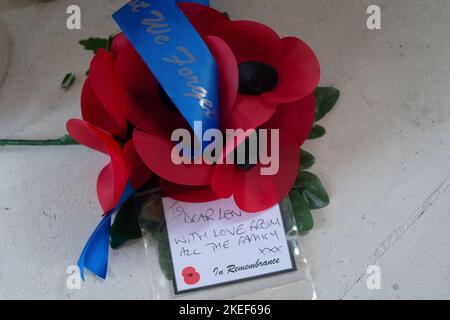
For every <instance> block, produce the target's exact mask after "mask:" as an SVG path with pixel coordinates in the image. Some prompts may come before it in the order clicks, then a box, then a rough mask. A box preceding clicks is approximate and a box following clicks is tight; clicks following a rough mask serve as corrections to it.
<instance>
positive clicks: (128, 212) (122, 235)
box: [110, 197, 142, 249]
mask: <svg viewBox="0 0 450 320" xmlns="http://www.w3.org/2000/svg"><path fill="white" fill-rule="evenodd" d="M141 237H142V232H141V228H140V226H139V220H138V215H137V213H136V207H135V202H134V198H133V197H132V198H130V199H129V200H128V201H127V202H126V203H125V204H124V206H123V207H122V208H121V209H120V210H119V212H118V213H117V215H116V218H115V219H114V223H113V225H112V226H111V233H110V246H111V248H113V249H118V248H120V247H121V246H123V245H124V244H125V243H126V242H127V241H129V240H135V239H139V238H141Z"/></svg>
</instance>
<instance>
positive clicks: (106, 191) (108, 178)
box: [97, 163, 119, 212]
mask: <svg viewBox="0 0 450 320" xmlns="http://www.w3.org/2000/svg"><path fill="white" fill-rule="evenodd" d="M97 196H98V200H99V202H100V206H101V207H102V209H103V212H108V211H110V210H112V209H113V208H114V207H115V205H116V203H117V202H118V201H119V199H117V195H116V193H115V192H114V170H113V166H112V164H111V163H110V164H108V165H107V166H106V167H104V168H103V169H102V171H101V172H100V174H99V175H98V179H97Z"/></svg>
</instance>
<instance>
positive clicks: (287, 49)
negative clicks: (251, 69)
mask: <svg viewBox="0 0 450 320" xmlns="http://www.w3.org/2000/svg"><path fill="white" fill-rule="evenodd" d="M282 43H283V45H284V50H283V54H282V55H281V57H280V59H279V60H278V61H277V62H276V64H275V67H276V69H277V70H278V73H279V81H278V85H277V87H276V88H275V90H274V91H271V92H267V93H264V94H263V95H262V96H263V97H264V99H265V100H267V101H269V102H274V103H289V102H294V101H297V100H300V99H303V98H305V97H306V96H308V95H310V94H311V93H313V92H314V90H315V89H316V87H317V85H318V84H319V81H320V64H319V60H317V57H316V55H315V54H314V52H313V51H312V49H311V48H310V47H308V45H307V44H306V43H304V42H303V41H302V40H300V39H298V38H294V37H287V38H283V39H282Z"/></svg>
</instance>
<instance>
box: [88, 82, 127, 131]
mask: <svg viewBox="0 0 450 320" xmlns="http://www.w3.org/2000/svg"><path fill="white" fill-rule="evenodd" d="M81 114H82V117H83V120H86V121H87V122H90V123H92V124H93V125H95V126H97V127H99V128H100V129H103V130H105V131H107V132H109V133H111V134H112V135H114V136H123V135H125V134H126V130H125V128H123V127H121V126H120V125H119V124H117V123H116V121H115V120H114V118H113V117H112V116H111V115H110V114H109V112H108V111H107V110H106V109H105V108H104V107H103V105H102V104H101V102H100V101H99V100H98V98H97V96H96V95H95V93H94V89H93V88H92V85H91V81H90V78H89V77H88V78H87V79H86V81H85V82H84V86H83V90H82V92H81Z"/></svg>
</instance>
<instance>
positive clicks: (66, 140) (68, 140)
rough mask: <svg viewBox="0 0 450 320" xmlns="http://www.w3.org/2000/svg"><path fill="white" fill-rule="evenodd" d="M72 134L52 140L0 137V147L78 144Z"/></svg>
mask: <svg viewBox="0 0 450 320" xmlns="http://www.w3.org/2000/svg"><path fill="white" fill-rule="evenodd" d="M77 144H78V142H76V141H75V140H74V139H73V138H72V137H71V136H69V135H65V136H62V137H60V138H58V139H50V140H17V139H0V147H5V146H68V145H77Z"/></svg>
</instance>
